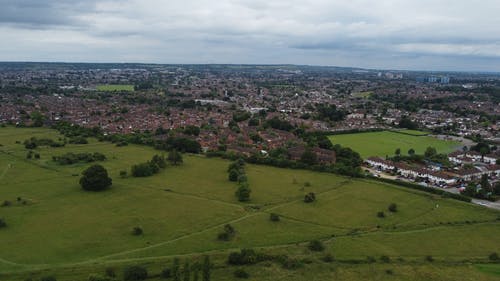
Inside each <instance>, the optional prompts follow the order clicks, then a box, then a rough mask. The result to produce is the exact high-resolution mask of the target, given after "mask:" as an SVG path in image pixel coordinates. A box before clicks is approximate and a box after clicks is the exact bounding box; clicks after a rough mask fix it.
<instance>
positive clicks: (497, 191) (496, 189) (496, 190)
mask: <svg viewBox="0 0 500 281" xmlns="http://www.w3.org/2000/svg"><path fill="white" fill-rule="evenodd" d="M493 194H495V195H500V181H499V182H497V183H496V184H495V186H494V187H493Z"/></svg>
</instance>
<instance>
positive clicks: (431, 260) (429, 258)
mask: <svg viewBox="0 0 500 281" xmlns="http://www.w3.org/2000/svg"><path fill="white" fill-rule="evenodd" d="M425 260H426V261H428V262H433V261H434V258H433V257H432V256H426V257H425Z"/></svg>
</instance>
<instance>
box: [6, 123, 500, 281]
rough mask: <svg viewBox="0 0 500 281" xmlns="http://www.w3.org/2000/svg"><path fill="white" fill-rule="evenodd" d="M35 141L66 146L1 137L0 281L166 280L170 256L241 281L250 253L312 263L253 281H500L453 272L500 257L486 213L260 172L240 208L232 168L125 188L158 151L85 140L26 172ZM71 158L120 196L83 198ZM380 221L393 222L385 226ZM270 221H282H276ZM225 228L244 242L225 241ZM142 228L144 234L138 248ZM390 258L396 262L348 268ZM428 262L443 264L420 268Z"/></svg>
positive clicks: (377, 186) (414, 195)
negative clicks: (140, 267) (104, 176)
mask: <svg viewBox="0 0 500 281" xmlns="http://www.w3.org/2000/svg"><path fill="white" fill-rule="evenodd" d="M399 135H401V136H405V135H403V134H399ZM32 136H35V137H38V138H42V137H50V138H52V139H54V140H58V139H59V138H62V136H60V135H59V134H58V133H57V132H55V131H52V130H47V129H20V128H11V127H7V128H0V144H1V145H2V146H0V203H1V202H3V201H5V200H8V201H11V202H12V205H11V206H9V207H0V218H3V219H5V221H6V222H7V224H8V226H7V227H6V228H3V229H0V241H2V243H0V280H24V279H25V278H26V276H29V275H30V274H33V276H34V277H38V276H40V275H44V274H48V273H51V274H54V275H56V276H57V277H58V280H59V281H60V280H63V281H64V280H67V281H75V280H76V281H78V280H82V281H83V280H87V277H88V274H89V273H96V272H103V271H104V268H105V267H108V266H114V267H116V268H117V269H121V268H122V267H123V266H124V265H127V264H136V263H139V264H145V265H147V267H148V269H150V270H152V271H156V272H157V273H158V272H160V271H161V268H162V267H164V266H165V265H166V263H167V261H168V262H170V261H171V259H172V257H173V256H178V255H184V256H187V257H190V258H193V259H196V258H197V257H199V256H200V255H201V254H203V253H210V254H211V255H213V258H214V262H215V263H216V265H217V266H216V269H215V270H214V273H213V276H214V279H213V280H233V278H234V277H233V275H232V272H233V271H234V267H229V266H228V265H226V264H225V262H224V261H225V257H226V255H227V254H226V251H228V250H234V249H238V248H242V247H252V248H258V249H260V250H261V251H266V252H268V253H271V254H280V253H285V254H289V255H292V256H296V257H297V258H300V259H310V260H312V262H310V263H309V262H308V263H306V265H305V266H304V267H302V268H299V269H297V270H293V271H291V270H287V269H283V268H281V267H280V266H278V265H276V264H274V263H270V264H268V263H266V264H258V265H253V266H249V267H247V270H248V272H249V273H250V274H251V276H252V278H250V279H249V280H275V279H280V278H281V279H283V280H329V279H332V278H337V279H338V280H367V279H368V280H423V279H425V280H457V278H458V277H460V276H462V277H464V278H465V279H461V280H495V278H498V275H497V276H495V274H494V272H495V270H498V268H497V267H495V265H488V264H487V265H484V266H483V265H481V266H477V267H476V266H469V265H464V264H462V263H460V264H458V265H457V264H455V262H460V261H463V260H480V261H485V259H486V257H487V256H488V255H489V254H490V253H492V252H500V240H499V238H498V237H500V221H499V217H500V213H499V212H496V211H493V210H489V209H486V208H483V207H480V206H476V205H472V204H467V203H463V202H458V201H453V200H450V199H443V198H441V197H439V196H435V195H430V194H425V193H421V192H418V191H414V190H409V189H405V188H402V187H397V186H392V185H388V184H382V183H378V182H373V181H369V180H360V179H350V178H346V177H340V176H337V175H333V174H326V173H316V172H311V171H304V170H290V169H280V168H274V167H266V166H258V165H247V166H246V168H245V170H246V172H247V175H248V178H249V184H250V187H251V189H252V195H251V201H250V202H249V203H246V204H243V203H239V202H238V201H237V200H236V197H235V195H234V192H235V188H236V186H235V184H234V183H233V182H229V181H228V180H227V172H226V170H227V166H228V164H229V162H228V161H226V160H222V159H218V158H205V157H202V156H195V155H185V156H184V164H183V165H180V166H168V167H167V168H166V169H165V170H164V171H161V172H160V173H159V174H157V175H154V176H152V177H148V178H131V177H128V178H121V177H119V172H120V171H121V170H129V168H130V166H131V165H133V164H136V163H139V162H144V161H147V160H149V159H150V158H151V157H152V156H153V155H154V154H156V153H161V152H158V151H155V150H153V149H152V148H149V147H144V146H136V145H129V146H125V147H117V146H115V145H113V144H110V143H104V142H98V141H96V140H92V139H89V141H90V142H89V144H85V145H70V144H67V145H66V146H65V147H60V148H49V147H40V148H37V149H35V150H34V151H35V152H38V153H40V159H37V160H35V159H33V160H28V159H26V153H27V150H26V149H25V148H24V145H22V142H23V141H24V140H25V139H28V138H30V137H32ZM406 136H407V135H406ZM336 137H337V136H336ZM407 137H411V136H407ZM16 141H19V142H20V143H16ZM415 149H416V148H415ZM67 152H100V153H103V154H105V155H106V156H107V160H106V161H103V162H101V163H100V164H102V165H103V166H105V167H106V168H107V170H108V172H109V173H110V176H111V177H112V178H113V186H112V187H111V188H110V189H109V190H107V191H104V192H98V193H92V192H84V191H82V190H81V188H80V187H79V185H78V179H79V174H80V173H81V171H83V170H84V169H85V168H86V167H88V166H89V165H90V164H74V165H69V166H61V165H58V164H56V163H55V162H54V161H52V156H57V155H62V154H64V153H67ZM308 192H315V193H316V197H317V201H316V202H314V203H310V204H305V203H304V202H303V197H304V194H306V193H308ZM18 197H20V198H21V200H23V201H26V204H22V203H19V202H18V200H17V198H18ZM21 202H22V201H21ZM390 203H396V204H397V206H398V211H397V212H395V213H391V212H389V211H388V210H387V207H388V205H389V204H390ZM379 211H384V212H385V214H386V217H385V218H378V217H377V212H379ZM270 213H276V214H278V215H280V217H281V221H279V222H271V221H270V220H269V214H270ZM227 223H230V224H231V225H232V226H233V227H234V228H235V229H236V236H235V237H234V239H232V240H231V241H227V242H222V241H218V240H217V239H216V237H217V234H218V233H220V232H221V231H222V228H223V226H224V225H225V224H227ZM135 226H140V227H142V228H143V229H144V234H143V235H141V236H133V235H132V234H131V230H132V228H133V227H135ZM312 239H319V240H322V241H324V244H325V247H326V250H325V253H326V252H328V253H332V254H333V255H334V256H335V258H336V259H337V260H338V261H339V262H335V263H323V262H321V261H319V260H320V258H321V255H322V254H317V253H312V252H310V251H309V250H307V249H306V246H305V243H307V242H308V241H310V240H312ZM381 255H386V256H389V257H390V258H391V259H392V260H393V261H397V262H395V263H390V264H383V263H380V262H378V263H375V264H359V265H353V264H349V263H348V261H349V260H353V259H360V260H363V259H365V258H366V257H367V256H373V257H376V258H378V257H380V256H381ZM428 255H431V256H433V257H434V258H435V259H436V262H435V263H434V264H430V263H426V262H424V258H425V256H428ZM388 269H391V270H393V274H387V273H386V272H385V271H386V270H388ZM492 272H493V273H492ZM454 278H455V279H454ZM458 279H460V278H458ZM150 280H160V279H154V278H153V279H150Z"/></svg>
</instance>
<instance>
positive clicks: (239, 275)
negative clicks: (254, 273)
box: [234, 268, 250, 279]
mask: <svg viewBox="0 0 500 281" xmlns="http://www.w3.org/2000/svg"><path fill="white" fill-rule="evenodd" d="M234 277H236V278H241V279H247V278H248V277H250V274H248V272H246V271H245V270H244V269H241V268H239V269H236V270H235V271H234Z"/></svg>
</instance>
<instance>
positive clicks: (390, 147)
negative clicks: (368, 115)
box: [329, 130, 461, 158]
mask: <svg viewBox="0 0 500 281" xmlns="http://www.w3.org/2000/svg"><path fill="white" fill-rule="evenodd" d="M419 133H420V134H421V135H419ZM329 138H330V140H331V142H332V143H333V144H340V145H342V146H346V147H350V148H352V149H353V150H355V151H357V152H359V154H360V155H361V156H362V157H363V158H367V157H370V156H381V157H385V156H392V155H394V153H395V151H396V149H398V148H400V149H401V153H402V154H407V152H408V150H409V149H410V148H413V149H414V150H415V152H416V153H417V154H423V153H424V152H425V149H426V148H427V147H429V146H431V147H434V148H436V150H437V151H438V153H450V152H453V151H454V150H457V149H460V148H461V145H460V143H459V142H455V141H444V140H440V139H437V138H434V137H431V136H426V135H425V133H423V132H419V131H413V130H403V131H402V133H398V132H391V131H383V132H369V133H355V134H343V135H332V136H330V137H329Z"/></svg>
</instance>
